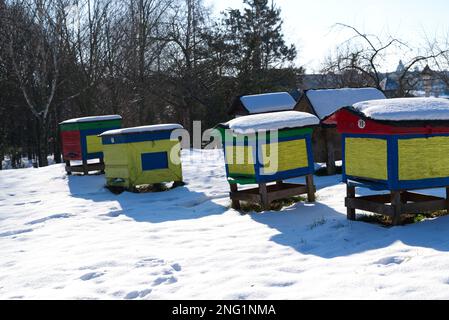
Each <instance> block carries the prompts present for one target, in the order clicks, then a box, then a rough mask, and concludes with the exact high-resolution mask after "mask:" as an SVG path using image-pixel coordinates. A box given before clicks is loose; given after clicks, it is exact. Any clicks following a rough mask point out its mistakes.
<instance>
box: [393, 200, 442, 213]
mask: <svg viewBox="0 0 449 320" xmlns="http://www.w3.org/2000/svg"><path fill="white" fill-rule="evenodd" d="M445 209H447V201H446V200H445V199H440V200H432V201H422V202H413V203H407V204H403V205H402V209H401V212H402V213H408V214H419V213H424V212H432V211H438V210H445Z"/></svg>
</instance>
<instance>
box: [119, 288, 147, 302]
mask: <svg viewBox="0 0 449 320" xmlns="http://www.w3.org/2000/svg"><path fill="white" fill-rule="evenodd" d="M151 291H152V290H151V289H146V290H141V291H131V292H128V293H127V294H126V296H125V299H127V300H132V299H136V298H144V297H145V296H147V295H149V294H150V293H151Z"/></svg>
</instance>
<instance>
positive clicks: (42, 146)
mask: <svg viewBox="0 0 449 320" xmlns="http://www.w3.org/2000/svg"><path fill="white" fill-rule="evenodd" d="M36 137H37V139H36V140H37V158H38V162H39V167H46V166H48V159H47V155H48V132H47V126H46V123H45V120H43V119H38V123H37V135H36Z"/></svg>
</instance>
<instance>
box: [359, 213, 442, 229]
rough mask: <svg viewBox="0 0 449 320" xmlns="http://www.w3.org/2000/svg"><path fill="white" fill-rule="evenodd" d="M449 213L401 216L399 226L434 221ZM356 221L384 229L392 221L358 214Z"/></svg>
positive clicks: (384, 217) (377, 215)
mask: <svg viewBox="0 0 449 320" xmlns="http://www.w3.org/2000/svg"><path fill="white" fill-rule="evenodd" d="M447 215H449V213H448V212H447V211H446V210H438V211H434V212H429V213H421V214H416V215H415V214H404V215H402V216H401V222H400V225H408V224H413V223H418V222H421V221H424V220H426V219H434V218H438V217H443V216H447ZM357 220H358V221H363V222H367V223H374V224H379V225H381V226H384V227H391V225H392V219H391V218H390V217H387V216H383V215H380V214H358V215H357Z"/></svg>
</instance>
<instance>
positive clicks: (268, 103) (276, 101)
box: [240, 92, 296, 114]
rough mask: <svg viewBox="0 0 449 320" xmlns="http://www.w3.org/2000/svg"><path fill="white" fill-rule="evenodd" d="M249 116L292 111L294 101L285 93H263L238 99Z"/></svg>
mask: <svg viewBox="0 0 449 320" xmlns="http://www.w3.org/2000/svg"><path fill="white" fill-rule="evenodd" d="M240 101H241V102H242V104H243V106H244V107H245V108H246V110H248V112H249V113H250V114H255V113H264V112H274V111H286V110H293V108H294V107H295V105H296V101H295V99H293V97H292V96H291V95H290V94H289V93H287V92H276V93H265V94H256V95H250V96H242V97H240Z"/></svg>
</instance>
